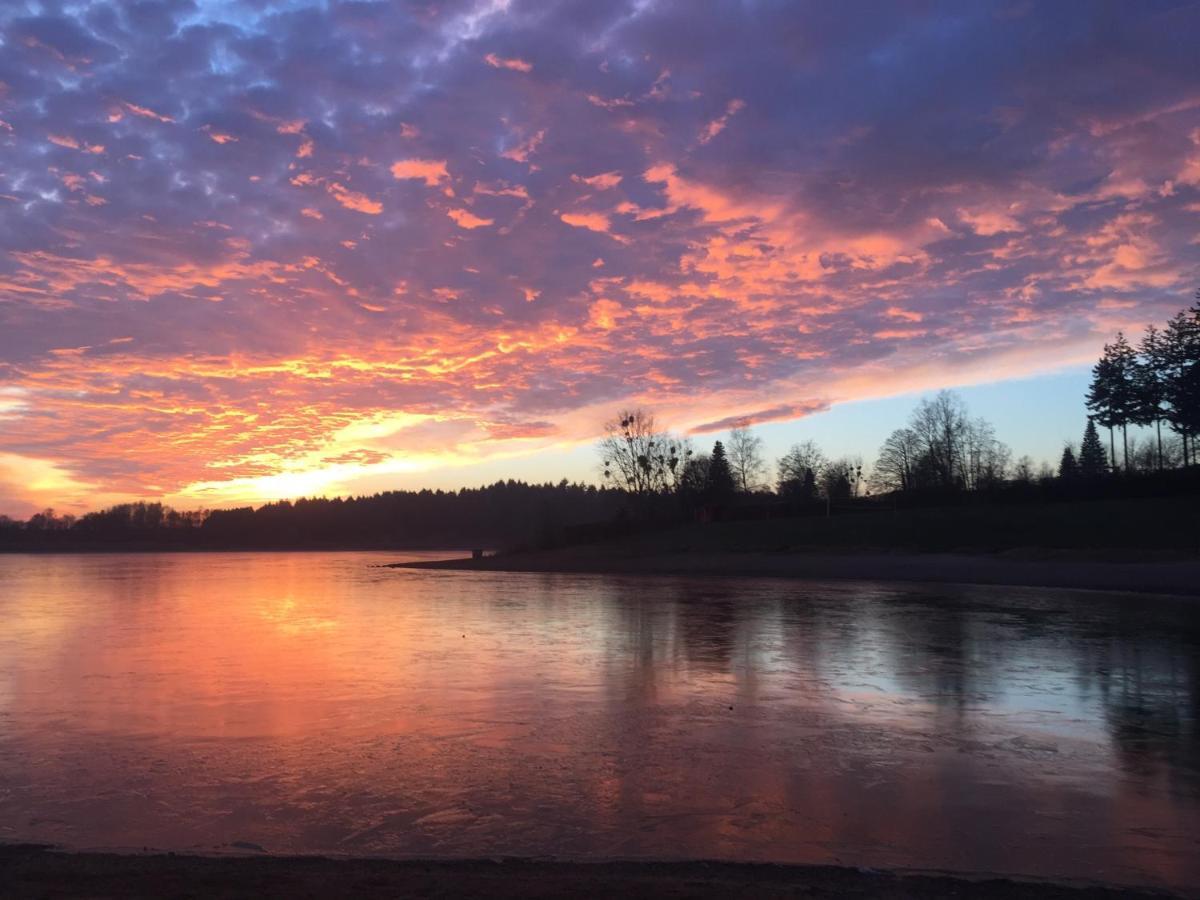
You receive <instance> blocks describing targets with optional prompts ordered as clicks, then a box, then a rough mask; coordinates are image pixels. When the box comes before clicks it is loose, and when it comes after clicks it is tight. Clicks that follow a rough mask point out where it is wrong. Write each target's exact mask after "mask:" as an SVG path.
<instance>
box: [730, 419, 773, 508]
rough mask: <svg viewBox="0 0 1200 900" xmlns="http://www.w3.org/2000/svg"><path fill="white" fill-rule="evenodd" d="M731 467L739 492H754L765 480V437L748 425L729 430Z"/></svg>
mask: <svg viewBox="0 0 1200 900" xmlns="http://www.w3.org/2000/svg"><path fill="white" fill-rule="evenodd" d="M729 469H730V471H731V472H732V473H733V482H734V485H735V486H736V487H737V490H738V493H741V494H752V493H754V492H755V491H757V490H758V489H759V488H760V487H761V486H762V484H763V482H764V481H765V476H766V471H767V463H766V460H765V459H764V458H763V439H762V438H760V437H759V436H758V435H756V434H754V433H753V432H752V431H751V430H750V428H749V426H748V425H740V426H738V427H737V428H734V429H733V430H732V431H730V432H729Z"/></svg>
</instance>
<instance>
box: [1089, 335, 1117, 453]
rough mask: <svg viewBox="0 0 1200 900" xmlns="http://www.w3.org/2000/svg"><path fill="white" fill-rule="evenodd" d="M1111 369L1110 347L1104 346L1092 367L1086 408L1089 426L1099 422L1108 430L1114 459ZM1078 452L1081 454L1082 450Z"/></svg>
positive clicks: (1115, 422) (1115, 421)
mask: <svg viewBox="0 0 1200 900" xmlns="http://www.w3.org/2000/svg"><path fill="white" fill-rule="evenodd" d="M1112 368H1113V364H1112V347H1111V345H1109V344H1105V345H1104V354H1103V355H1102V356H1101V357H1100V359H1099V360H1097V361H1096V365H1094V366H1092V383H1091V384H1090V385H1088V392H1087V408H1088V412H1090V413H1091V416H1090V417H1089V418H1088V422H1089V424H1090V423H1091V422H1093V421H1095V422H1099V423H1100V425H1101V426H1103V427H1104V428H1107V429H1108V444H1109V451H1110V452H1111V454H1112V455H1113V456H1114V457H1115V456H1116V452H1117V447H1116V443H1115V441H1114V438H1113V427H1114V426H1115V425H1116V424H1117V419H1116V412H1115V410H1114V406H1113V396H1112V387H1113V375H1112ZM1080 451H1081V454H1082V448H1080Z"/></svg>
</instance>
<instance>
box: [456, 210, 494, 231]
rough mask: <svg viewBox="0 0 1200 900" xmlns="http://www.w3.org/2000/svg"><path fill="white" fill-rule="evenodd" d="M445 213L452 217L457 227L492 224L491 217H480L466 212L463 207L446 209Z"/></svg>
mask: <svg viewBox="0 0 1200 900" xmlns="http://www.w3.org/2000/svg"><path fill="white" fill-rule="evenodd" d="M446 215H448V216H449V217H450V218H451V219H453V220H454V224H456V225H457V226H458V227H459V228H467V229H471V228H482V227H484V226H485V225H491V224H492V220H491V219H483V218H480V217H479V216H477V215H475V214H473V213H471V212H468V211H467V210H465V209H448V210H446Z"/></svg>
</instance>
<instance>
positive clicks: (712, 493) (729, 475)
mask: <svg viewBox="0 0 1200 900" xmlns="http://www.w3.org/2000/svg"><path fill="white" fill-rule="evenodd" d="M705 493H706V494H707V495H708V501H709V502H710V503H715V504H717V505H720V504H723V503H728V502H729V500H730V498H732V497H733V493H734V482H733V471H732V470H731V469H730V468H729V459H728V457H726V455H725V445H724V444H722V443H721V442H720V441H717V442H716V443H715V444H713V449H712V456H711V457H710V458H709V461H708V483H707V485H705Z"/></svg>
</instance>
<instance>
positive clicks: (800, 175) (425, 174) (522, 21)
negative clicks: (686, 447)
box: [0, 0, 1200, 515]
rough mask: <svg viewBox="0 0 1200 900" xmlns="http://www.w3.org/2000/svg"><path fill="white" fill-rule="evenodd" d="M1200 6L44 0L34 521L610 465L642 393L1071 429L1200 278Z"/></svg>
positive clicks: (741, 406) (9, 482) (7, 186)
mask: <svg viewBox="0 0 1200 900" xmlns="http://www.w3.org/2000/svg"><path fill="white" fill-rule="evenodd" d="M1197 35H1200V5H1198V4H1197V3H1194V2H1190V3H1169V2H1163V3H1158V2H1152V0H1138V2H1136V3H1132V2H1131V3H1101V2H1086V3H1072V2H1046V3H1034V2H1017V0H1009V2H995V3H986V2H975V3H972V2H965V0H956V2H947V3H936V2H925V3H916V2H913V3H886V4H884V3H876V2H864V3H854V2H838V3H826V2H812V3H806V2H796V0H789V2H777V3H771V2H751V0H747V2H741V3H696V2H691V0H686V2H683V0H681V2H655V0H639V2H624V3H619V2H599V0H580V2H569V3H565V2H564V3H556V2H552V0H536V2H527V3H522V2H517V0H512V2H503V0H488V2H475V0H462V2H436V0H430V2H420V3H417V2H413V3H404V2H384V3H369V2H346V3H337V2H333V0H328V2H301V0H296V2H273V3H268V2H263V0H244V2H238V0H194V2H193V0H173V2H171V0H169V2H163V3H157V2H156V3H151V2H145V3H137V2H113V3H104V2H98V0H92V2H88V0H77V2H55V0H45V2H32V0H29V2H22V0H9V2H6V3H4V4H3V5H2V7H0V512H4V513H9V514H11V515H27V514H28V513H29V512H31V511H33V510H34V509H36V508H40V507H42V506H46V505H52V506H55V507H56V508H58V509H61V510H69V511H75V512H78V511H80V510H82V509H85V508H94V507H97V506H100V505H104V504H107V503H111V502H115V501H119V500H126V499H136V498H148V499H150V498H161V499H164V500H167V501H168V502H170V503H172V504H173V505H176V506H179V507H184V508H192V507H199V506H217V505H228V504H230V503H246V502H253V503H257V502H260V501H263V500H266V499H274V498H278V497H289V496H299V495H304V494H310V495H311V494H330V495H332V494H338V493H363V492H373V491H376V490H381V489H388V488H396V487H414V486H421V485H431V486H440V487H455V486H459V485H463V484H478V483H481V482H484V481H489V480H492V479H494V478H497V477H501V476H507V475H509V474H512V475H514V476H516V477H523V478H528V479H536V480H546V479H553V480H557V479H558V478H560V477H563V476H567V477H571V478H587V479H594V478H595V477H596V471H595V465H594V460H593V456H594V454H593V452H592V450H591V445H592V443H593V441H594V440H595V438H596V436H597V433H598V431H599V428H600V425H601V423H602V422H603V421H604V420H605V419H606V418H608V417H609V416H610V415H611V414H612V413H613V412H614V411H615V410H617V409H618V408H620V407H621V406H622V405H625V404H641V405H645V406H648V407H650V408H652V409H653V410H654V411H656V413H657V414H658V417H659V419H660V421H662V422H663V423H664V424H666V425H669V426H671V427H674V428H676V429H678V430H680V431H682V432H691V433H693V434H694V435H695V436H696V438H697V441H698V442H704V443H708V442H710V441H711V440H712V438H713V437H719V436H720V433H721V432H722V431H723V430H724V429H727V428H728V427H729V425H730V423H731V422H735V421H737V420H739V419H743V418H745V419H749V420H751V421H753V422H755V423H759V425H760V428H761V431H762V433H763V435H764V436H766V437H767V438H768V442H769V450H770V452H771V454H772V455H775V454H778V453H780V452H782V451H783V450H784V449H785V448H786V445H787V444H789V443H791V442H792V441H794V440H797V439H802V438H808V437H812V438H815V439H817V440H818V441H820V442H822V443H824V444H826V445H827V446H828V448H829V449H830V450H832V451H834V452H847V451H851V450H855V451H857V452H861V453H862V454H863V455H864V456H866V457H867V460H868V461H869V460H870V458H871V456H873V454H874V451H875V449H876V448H877V446H878V443H879V441H880V440H882V438H883V437H884V436H886V434H887V432H889V431H890V430H891V429H892V428H895V427H897V426H899V425H901V424H902V423H903V419H904V417H905V414H906V411H907V409H908V408H909V407H911V405H912V403H913V402H914V400H915V398H916V397H918V396H919V395H920V393H921V392H922V391H926V390H930V389H934V388H937V387H941V386H962V387H964V388H965V390H964V396H965V397H966V398H967V400H968V401H969V402H970V403H971V405H972V407H973V408H974V409H975V411H976V412H979V413H983V414H985V415H988V416H989V417H990V418H992V419H993V420H994V421H995V422H996V424H997V425H998V426H999V431H1000V437H1001V438H1002V439H1004V440H1006V441H1007V442H1008V443H1009V444H1010V445H1011V446H1012V447H1013V449H1014V451H1015V452H1016V453H1017V454H1018V455H1019V454H1021V453H1031V454H1034V455H1035V456H1041V457H1046V458H1049V457H1052V456H1056V455H1057V452H1058V449H1059V448H1060V447H1061V443H1062V441H1063V440H1064V439H1065V438H1069V437H1070V438H1077V437H1078V432H1079V431H1080V430H1081V429H1082V426H1083V422H1084V418H1083V409H1082V391H1083V388H1084V386H1085V384H1086V374H1085V372H1086V367H1087V365H1089V364H1090V362H1091V361H1092V360H1093V359H1094V357H1095V355H1096V354H1097V352H1098V351H1099V349H1100V346H1101V345H1102V344H1103V342H1104V341H1105V340H1108V339H1109V338H1110V337H1111V335H1112V333H1113V332H1114V331H1115V330H1116V329H1118V328H1126V329H1129V330H1132V331H1135V332H1138V331H1140V328H1141V326H1143V325H1144V324H1146V323H1147V322H1150V321H1161V320H1163V319H1165V318H1167V317H1168V316H1169V315H1170V314H1171V313H1173V312H1175V311H1176V310H1178V309H1179V308H1181V307H1183V306H1185V305H1187V304H1188V303H1189V302H1190V300H1191V293H1192V291H1193V290H1194V288H1195V287H1196V286H1197V284H1200V51H1198V50H1197V42H1196V36H1197Z"/></svg>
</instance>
